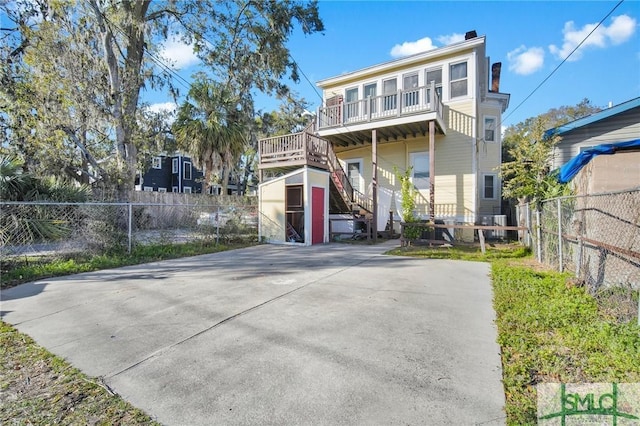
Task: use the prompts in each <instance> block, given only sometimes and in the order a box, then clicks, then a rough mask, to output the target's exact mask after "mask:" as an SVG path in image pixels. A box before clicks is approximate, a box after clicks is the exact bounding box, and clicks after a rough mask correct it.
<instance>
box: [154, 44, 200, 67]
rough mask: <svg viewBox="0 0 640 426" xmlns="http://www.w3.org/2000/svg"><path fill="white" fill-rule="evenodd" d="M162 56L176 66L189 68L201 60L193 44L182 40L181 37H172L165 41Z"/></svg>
mask: <svg viewBox="0 0 640 426" xmlns="http://www.w3.org/2000/svg"><path fill="white" fill-rule="evenodd" d="M160 56H162V58H163V59H164V60H165V61H166V62H167V63H168V64H171V66H173V67H174V68H188V67H190V66H191V65H194V64H197V63H198V62H200V59H198V57H197V56H196V54H195V53H193V46H191V45H188V44H186V43H184V42H182V41H181V40H180V38H179V37H170V38H169V39H168V40H167V41H166V42H165V43H164V46H163V48H162V51H161V52H160Z"/></svg>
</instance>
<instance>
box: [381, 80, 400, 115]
mask: <svg viewBox="0 0 640 426" xmlns="http://www.w3.org/2000/svg"><path fill="white" fill-rule="evenodd" d="M382 95H383V97H382V104H383V105H382V109H383V110H385V111H389V110H391V109H396V104H397V102H398V81H397V80H396V79H395V78H392V79H389V80H384V81H383V82H382Z"/></svg>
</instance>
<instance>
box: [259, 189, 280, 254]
mask: <svg viewBox="0 0 640 426" xmlns="http://www.w3.org/2000/svg"><path fill="white" fill-rule="evenodd" d="M259 192H260V197H259V200H260V218H259V219H260V232H261V235H262V237H263V238H265V239H266V240H267V241H269V242H282V241H285V240H286V238H285V220H286V219H285V205H284V203H285V201H284V199H285V182H284V180H283V179H276V180H273V181H270V182H266V183H264V184H262V185H260V188H259Z"/></svg>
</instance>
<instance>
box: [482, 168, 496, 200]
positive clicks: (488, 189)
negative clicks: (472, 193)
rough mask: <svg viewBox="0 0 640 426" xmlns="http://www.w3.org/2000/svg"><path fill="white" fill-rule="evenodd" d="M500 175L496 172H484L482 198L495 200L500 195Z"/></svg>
mask: <svg viewBox="0 0 640 426" xmlns="http://www.w3.org/2000/svg"><path fill="white" fill-rule="evenodd" d="M497 185H498V175H496V174H495V173H483V174H482V199H484V200H495V199H496V198H497V197H498V188H497Z"/></svg>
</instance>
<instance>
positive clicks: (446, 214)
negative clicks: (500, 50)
mask: <svg viewBox="0 0 640 426" xmlns="http://www.w3.org/2000/svg"><path fill="white" fill-rule="evenodd" d="M490 77H491V80H492V81H491V84H490V82H489V79H490ZM499 81H500V64H494V65H493V66H491V65H490V62H489V58H488V57H487V55H486V40H485V37H484V36H480V37H478V36H477V35H476V33H475V31H471V32H469V33H467V35H466V37H465V40H464V41H461V42H458V43H455V44H451V45H448V46H444V47H441V48H437V49H434V50H430V51H427V52H423V53H419V54H415V55H412V56H408V57H405V58H401V59H396V60H393V61H389V62H385V63H382V64H378V65H373V66H371V67H367V68H363V69H360V70H357V71H354V72H350V73H346V74H341V75H339V76H336V77H332V78H327V79H324V80H321V81H319V82H318V83H317V84H318V86H319V87H320V88H321V89H322V92H323V105H322V106H321V107H320V108H319V110H318V112H317V116H316V122H315V125H314V126H312V127H310V128H308V129H307V130H305V131H303V132H301V133H297V134H293V135H287V136H280V137H274V138H268V139H264V140H261V141H260V144H259V149H260V170H261V172H262V173H261V174H262V175H263V177H264V176H266V175H267V174H268V175H269V176H270V177H271V179H269V180H266V179H264V178H263V180H262V183H261V185H260V188H259V198H260V209H261V224H260V233H261V236H262V237H264V238H265V239H266V240H268V241H273V242H285V241H296V242H302V243H304V244H315V243H320V242H327V241H328V240H329V234H328V231H329V220H330V218H331V215H332V214H338V213H350V212H352V211H353V210H354V209H356V210H359V211H360V212H362V213H366V214H369V215H370V216H371V217H372V218H373V227H374V232H375V230H376V229H377V230H383V229H385V226H386V225H387V221H388V219H389V212H393V213H394V214H395V216H396V217H399V214H398V213H399V210H400V207H401V206H400V183H399V179H398V177H397V174H398V173H403V172H405V171H406V170H408V169H410V170H411V178H412V183H413V185H414V187H415V189H416V190H417V191H416V193H417V199H416V201H417V209H416V212H415V214H416V215H418V216H420V217H421V218H423V219H431V220H443V221H447V222H449V223H467V224H473V223H477V222H479V221H480V218H481V217H486V216H489V215H499V214H500V205H501V203H500V200H501V190H500V188H501V185H500V180H499V176H498V171H497V170H498V167H499V165H500V163H501V135H500V123H501V116H502V114H503V113H504V111H505V110H506V108H507V106H508V104H509V95H508V94H506V93H501V92H500V91H499Z"/></svg>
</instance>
